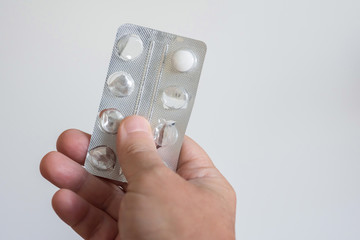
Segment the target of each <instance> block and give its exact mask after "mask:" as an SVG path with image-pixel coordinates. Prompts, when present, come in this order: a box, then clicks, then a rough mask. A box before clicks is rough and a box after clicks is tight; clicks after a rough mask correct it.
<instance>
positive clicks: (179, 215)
mask: <svg viewBox="0 0 360 240" xmlns="http://www.w3.org/2000/svg"><path fill="white" fill-rule="evenodd" d="M89 141H90V135H88V134H86V133H84V132H81V131H79V130H67V131H65V132H64V133H62V134H61V135H60V137H59V139H58V141H57V150H58V151H54V152H50V153H48V154H46V155H45V156H44V158H43V159H42V161H41V164H40V171H41V174H42V175H43V176H44V177H45V178H46V179H47V180H48V181H50V182H51V183H53V184H54V185H56V186H57V187H59V188H60V190H58V191H57V192H56V193H55V194H54V196H53V199H52V206H53V208H54V210H55V212H56V213H57V214H58V216H59V217H60V218H61V219H62V220H63V221H64V222H65V223H66V224H68V225H69V226H70V227H72V228H73V229H74V231H76V232H77V233H78V234H79V235H80V236H81V237H83V238H84V239H117V240H118V239H121V240H126V239H157V240H159V239H160V240H161V239H200V240H201V239H206V240H209V239H235V205H236V197H235V192H234V190H233V188H232V187H231V185H230V184H229V183H228V182H227V181H226V179H225V178H224V177H223V176H222V175H221V173H220V172H219V171H218V170H217V169H216V168H215V166H214V165H213V163H212V161H211V160H210V158H209V156H208V155H207V154H206V153H205V151H204V150H203V149H202V148H201V147H200V146H199V145H198V144H196V143H195V142H194V141H193V140H192V139H190V138H189V137H185V139H184V142H183V146H182V149H181V153H180V158H179V165H178V169H177V172H176V173H175V172H173V171H171V170H170V169H168V168H167V167H165V165H164V164H163V162H162V160H161V159H160V158H159V156H158V154H157V151H156V147H155V144H154V140H153V136H152V131H151V128H150V125H149V123H148V122H147V121H146V120H145V119H144V118H143V117H140V116H131V117H127V118H125V119H124V120H123V121H122V123H121V125H120V127H119V131H118V135H117V154H118V158H119V159H120V164H121V166H122V169H123V173H124V174H125V177H126V178H127V180H128V185H127V186H126V192H124V191H123V189H121V188H119V187H118V186H117V184H114V183H112V182H110V181H108V180H105V179H101V178H98V177H95V176H93V175H91V174H89V173H88V172H87V171H86V170H85V169H84V168H83V167H82V165H83V164H84V160H85V156H86V152H87V148H88V145H89Z"/></svg>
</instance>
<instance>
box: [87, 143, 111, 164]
mask: <svg viewBox="0 0 360 240" xmlns="http://www.w3.org/2000/svg"><path fill="white" fill-rule="evenodd" d="M89 156H90V158H89V160H90V163H91V165H92V166H93V167H94V168H96V169H98V170H113V169H114V168H115V163H116V155H115V153H114V151H113V150H112V149H111V148H109V147H107V146H99V147H96V148H93V149H91V150H90V151H89Z"/></svg>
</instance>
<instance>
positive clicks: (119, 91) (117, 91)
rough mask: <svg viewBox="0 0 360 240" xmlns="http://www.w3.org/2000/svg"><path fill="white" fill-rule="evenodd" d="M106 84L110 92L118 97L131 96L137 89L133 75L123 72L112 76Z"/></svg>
mask: <svg viewBox="0 0 360 240" xmlns="http://www.w3.org/2000/svg"><path fill="white" fill-rule="evenodd" d="M106 83H107V86H108V88H109V90H110V92H111V93H112V94H113V95H114V96H116V97H126V96H129V95H130V94H131V93H132V92H133V91H134V88H135V82H134V79H133V78H132V77H131V75H130V74H128V73H126V72H122V71H120V72H115V73H113V74H111V75H110V76H109V77H108V79H107V81H106Z"/></svg>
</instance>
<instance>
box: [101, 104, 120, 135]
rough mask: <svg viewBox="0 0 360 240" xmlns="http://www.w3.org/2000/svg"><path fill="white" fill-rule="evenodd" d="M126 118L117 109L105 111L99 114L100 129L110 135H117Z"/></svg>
mask: <svg viewBox="0 0 360 240" xmlns="http://www.w3.org/2000/svg"><path fill="white" fill-rule="evenodd" d="M123 119H124V116H123V115H122V114H121V113H120V112H119V111H118V110H117V109H113V108H110V109H105V110H102V111H101V112H100V113H99V125H100V129H101V130H103V131H104V132H106V133H109V134H116V133H117V130H118V128H119V125H120V122H121V121H122V120H123Z"/></svg>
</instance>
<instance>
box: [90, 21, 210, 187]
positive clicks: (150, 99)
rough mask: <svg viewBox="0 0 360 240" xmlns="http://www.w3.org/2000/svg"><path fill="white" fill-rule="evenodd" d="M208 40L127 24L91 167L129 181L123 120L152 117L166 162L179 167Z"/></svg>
mask: <svg viewBox="0 0 360 240" xmlns="http://www.w3.org/2000/svg"><path fill="white" fill-rule="evenodd" d="M205 53H206V45H205V44H204V43H203V42H201V41H197V40H194V39H190V38H185V37H181V36H177V35H174V34H170V33H165V32H161V31H158V30H154V29H150V28H146V27H142V26H137V25H133V24H125V25H122V26H121V27H120V28H119V29H118V32H117V35H116V40H115V44H114V48H113V52H112V56H111V60H110V65H109V69H108V73H107V77H106V80H105V86H104V90H103V94H102V98H101V102H100V107H99V111H98V114H97V117H96V123H95V126H94V131H93V134H92V137H91V140H90V145H89V149H88V153H87V156H86V160H85V168H86V170H87V171H88V172H90V173H92V174H94V175H96V176H100V177H104V178H108V179H113V180H116V181H121V182H126V178H125V176H124V175H123V174H122V170H121V166H120V165H119V161H118V159H117V154H116V133H117V129H118V126H119V124H120V122H121V120H122V119H123V118H124V117H126V116H130V115H141V116H144V117H145V118H146V119H148V120H149V122H150V125H151V127H152V129H153V134H154V144H156V146H157V151H158V153H159V155H160V157H161V158H162V160H163V162H164V164H165V165H166V166H168V167H169V168H171V169H172V170H176V168H177V162H178V158H179V154H180V149H181V145H182V141H183V138H184V135H185V130H186V127H187V124H188V121H189V118H190V113H191V110H192V108H193V104H194V100H195V96H196V91H197V87H198V82H199V78H200V73H201V69H202V65H203V62H204V57H205Z"/></svg>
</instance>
